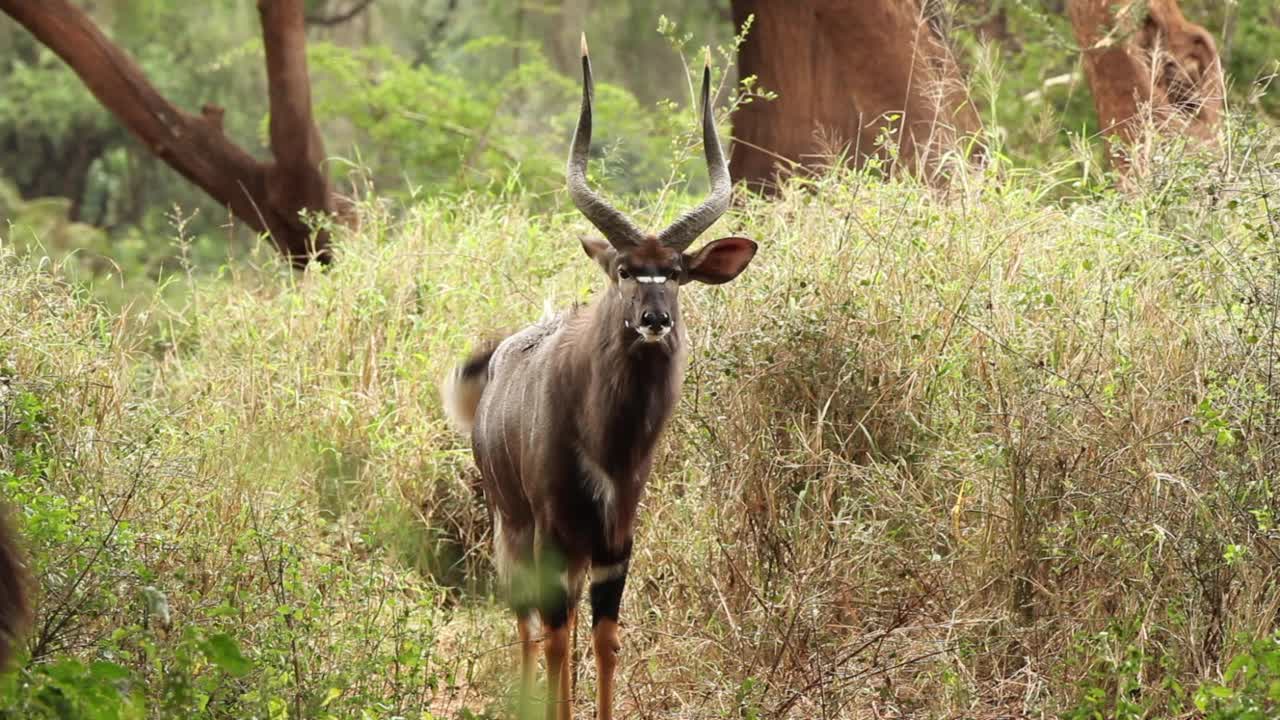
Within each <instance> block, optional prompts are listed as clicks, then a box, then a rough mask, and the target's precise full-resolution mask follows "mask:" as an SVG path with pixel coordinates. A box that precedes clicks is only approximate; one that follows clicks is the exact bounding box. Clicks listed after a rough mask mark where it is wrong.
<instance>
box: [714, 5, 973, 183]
mask: <svg viewBox="0 0 1280 720" xmlns="http://www.w3.org/2000/svg"><path fill="white" fill-rule="evenodd" d="M926 4H928V3H926ZM922 7H923V6H922V5H921V4H920V3H919V2H918V0H792V1H791V2H785V3H783V2H771V1H769V0H733V21H734V23H735V24H736V25H737V27H739V28H741V27H742V24H743V23H745V22H746V21H747V18H748V17H749V16H754V18H755V20H754V22H753V24H752V26H751V30H750V32H749V33H748V34H747V39H746V42H744V43H743V45H742V47H741V49H740V50H739V54H738V74H739V77H743V78H745V77H749V76H752V75H754V76H756V77H757V79H758V84H759V86H760V87H761V88H762V89H764V90H767V91H772V92H774V93H776V94H777V98H776V99H774V100H762V99H756V100H755V101H753V102H750V103H747V104H744V105H741V106H739V108H738V109H737V110H736V111H735V113H734V117H733V135H734V140H735V142H734V144H733V150H732V157H731V162H730V170H731V172H732V174H733V177H734V179H735V180H740V181H745V182H747V183H748V184H749V185H751V186H753V187H756V188H758V189H763V190H766V191H767V190H770V189H772V187H773V185H774V182H775V179H776V175H777V173H778V172H779V171H782V172H787V171H797V170H805V169H818V168H822V167H824V166H826V165H827V164H829V163H830V162H831V160H832V159H833V158H835V157H837V156H838V155H839V154H840V153H842V152H845V153H847V155H846V157H847V160H848V161H849V162H851V163H853V164H854V165H858V166H861V165H862V164H863V163H864V162H865V161H866V159H867V158H869V157H873V156H874V157H879V158H881V159H883V160H885V161H886V162H887V163H888V164H889V168H890V170H891V171H892V170H898V169H902V170H907V171H909V172H916V173H919V174H920V175H921V176H923V177H925V178H928V179H936V178H937V176H938V172H939V170H940V162H939V161H940V160H941V158H942V155H943V154H944V153H945V152H946V151H947V150H948V149H949V148H951V147H953V146H954V145H955V142H956V140H957V138H958V137H959V136H960V135H962V134H965V133H970V132H973V131H975V130H976V129H977V128H978V126H979V121H978V115H977V112H976V111H975V109H974V107H973V105H972V104H971V103H970V102H969V98H968V94H967V91H966V89H965V87H964V83H963V82H962V80H961V76H960V70H959V68H958V66H957V65H956V62H955V58H954V57H953V56H952V54H951V53H950V51H949V49H948V48H947V46H946V43H945V42H944V41H943V38H942V37H941V34H940V32H939V30H940V27H941V25H940V24H939V23H936V22H933V21H932V19H931V18H930V17H928V16H927V15H926V13H924V12H923V11H922ZM886 138H891V139H892V140H893V142H891V143H888V144H886V143H885V142H883V140H884V139H886ZM895 145H896V152H893V151H891V149H890V146H895Z"/></svg>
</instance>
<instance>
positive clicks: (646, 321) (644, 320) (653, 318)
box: [640, 310, 671, 332]
mask: <svg viewBox="0 0 1280 720" xmlns="http://www.w3.org/2000/svg"><path fill="white" fill-rule="evenodd" d="M640 324H641V325H644V326H645V327H647V328H649V329H650V330H652V331H654V332H662V331H663V330H666V329H667V328H669V327H671V315H670V314H669V313H668V312H667V311H665V310H659V311H657V312H654V311H653V310H645V311H644V314H643V315H641V316H640Z"/></svg>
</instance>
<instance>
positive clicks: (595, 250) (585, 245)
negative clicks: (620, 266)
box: [578, 235, 618, 273]
mask: <svg viewBox="0 0 1280 720" xmlns="http://www.w3.org/2000/svg"><path fill="white" fill-rule="evenodd" d="M578 240H579V241H580V242H581V243H582V249H583V250H584V251H586V253H587V257H589V258H591V259H592V260H595V261H596V262H597V263H599V264H600V267H601V268H603V269H604V271H605V273H608V272H609V266H610V265H612V264H613V257H614V256H615V255H617V254H618V251H617V250H614V249H613V246H612V245H610V244H609V241H608V240H605V239H604V238H600V237H594V236H590V235H587V236H583V237H580V238H578Z"/></svg>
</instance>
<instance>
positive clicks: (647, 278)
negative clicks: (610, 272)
mask: <svg viewBox="0 0 1280 720" xmlns="http://www.w3.org/2000/svg"><path fill="white" fill-rule="evenodd" d="M666 281H667V276H666V275H637V276H636V282H638V283H643V284H645V285H661V284H662V283H665V282H666Z"/></svg>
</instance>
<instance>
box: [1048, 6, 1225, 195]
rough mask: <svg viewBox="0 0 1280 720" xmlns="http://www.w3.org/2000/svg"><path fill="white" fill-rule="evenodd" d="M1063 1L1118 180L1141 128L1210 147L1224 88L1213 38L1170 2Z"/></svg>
mask: <svg viewBox="0 0 1280 720" xmlns="http://www.w3.org/2000/svg"><path fill="white" fill-rule="evenodd" d="M1145 5H1146V10H1147V11H1146V13H1145V14H1142V13H1141V12H1140V11H1141V9H1142V6H1141V5H1139V4H1138V2H1135V1H1133V0H1131V1H1130V2H1128V3H1125V4H1122V5H1119V6H1118V7H1117V6H1114V0H1071V3H1070V5H1069V6H1068V10H1069V12H1070V15H1071V26H1072V29H1073V31H1074V32H1075V36H1076V40H1077V42H1078V43H1079V44H1080V47H1081V48H1082V49H1083V53H1084V73H1085V78H1086V79H1087V80H1088V82H1089V87H1090V89H1091V90H1092V92H1093V101H1094V106H1095V107H1096V108H1097V111H1098V121H1099V122H1100V123H1101V125H1102V131H1103V133H1104V134H1105V135H1106V136H1107V138H1108V145H1109V148H1110V152H1109V155H1110V157H1111V162H1112V165H1113V166H1114V167H1116V168H1117V169H1118V170H1120V171H1121V172H1122V173H1127V172H1128V171H1129V170H1131V169H1132V164H1133V162H1132V161H1133V158H1132V157H1131V154H1130V153H1129V150H1128V148H1130V147H1131V146H1133V145H1134V144H1135V143H1137V142H1138V141H1139V140H1141V139H1142V137H1143V135H1144V133H1146V132H1147V130H1148V128H1150V129H1154V130H1156V131H1158V132H1162V133H1171V134H1181V135H1185V136H1188V137H1192V138H1195V139H1197V140H1200V141H1205V142H1213V141H1214V139H1215V138H1216V135H1217V129H1218V126H1219V125H1220V123H1221V120H1222V112H1223V98H1224V93H1225V86H1224V84H1223V78H1222V65H1221V63H1220V62H1219V59H1218V50H1217V46H1216V44H1215V43H1214V40H1213V36H1212V35H1210V34H1209V32H1208V31H1207V30H1205V29H1204V28H1203V27H1201V26H1199V25H1196V24H1195V23H1193V22H1190V21H1189V20H1187V19H1186V18H1185V17H1183V15H1182V10H1181V8H1179V7H1178V3H1177V0H1149V1H1148V2H1146V3H1145Z"/></svg>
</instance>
